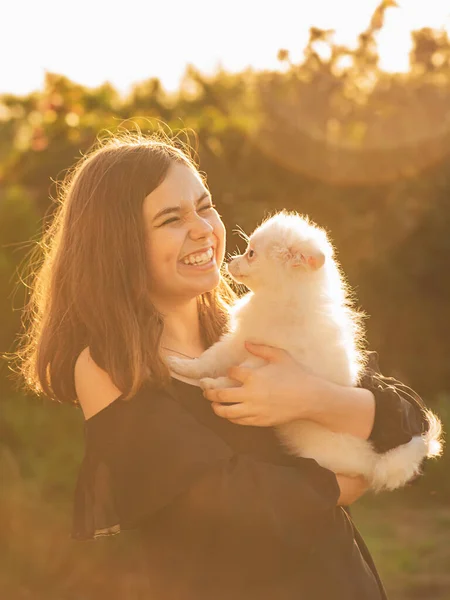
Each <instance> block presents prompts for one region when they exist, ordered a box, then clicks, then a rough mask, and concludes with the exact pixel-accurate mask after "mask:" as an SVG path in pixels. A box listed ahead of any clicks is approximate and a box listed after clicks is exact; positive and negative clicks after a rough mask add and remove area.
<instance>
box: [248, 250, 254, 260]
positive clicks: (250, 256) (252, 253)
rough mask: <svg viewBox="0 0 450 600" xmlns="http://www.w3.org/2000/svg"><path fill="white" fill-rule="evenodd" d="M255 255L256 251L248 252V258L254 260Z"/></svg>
mask: <svg viewBox="0 0 450 600" xmlns="http://www.w3.org/2000/svg"><path fill="white" fill-rule="evenodd" d="M254 255H255V251H254V250H249V251H248V257H249V258H253V257H254Z"/></svg>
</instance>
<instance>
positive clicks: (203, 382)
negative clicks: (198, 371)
mask: <svg viewBox="0 0 450 600" xmlns="http://www.w3.org/2000/svg"><path fill="white" fill-rule="evenodd" d="M200 387H201V388H202V390H215V389H216V380H215V379H213V378H212V377H203V379H200Z"/></svg>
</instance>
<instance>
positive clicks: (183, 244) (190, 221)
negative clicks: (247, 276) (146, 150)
mask: <svg viewBox="0 0 450 600" xmlns="http://www.w3.org/2000/svg"><path fill="white" fill-rule="evenodd" d="M143 215H144V220H145V228H146V240H147V250H148V265H149V270H150V276H151V280H152V290H151V297H152V300H153V301H156V302H157V304H158V306H159V307H160V309H161V308H163V307H164V306H170V305H171V304H173V303H174V302H175V303H177V302H179V301H185V300H190V299H192V298H195V297H197V296H199V295H200V294H203V293H204V292H208V291H210V290H212V289H214V288H215V287H216V286H217V285H218V283H219V279H220V272H219V269H220V265H221V264H222V261H223V258H224V254H225V227H224V224H223V223H222V221H221V219H220V215H219V214H218V212H217V211H216V210H215V208H214V205H213V204H212V201H211V196H210V194H209V192H208V190H207V189H206V187H205V186H204V185H203V182H202V180H201V178H200V176H199V175H198V173H196V171H194V170H193V169H191V168H190V167H188V166H186V165H184V164H182V163H176V162H174V164H173V165H172V166H171V167H170V169H169V171H168V173H167V176H166V178H165V179H164V181H163V182H162V183H161V185H159V186H158V187H157V188H156V189H155V190H153V192H151V194H149V195H148V196H147V197H146V198H145V200H144V205H143Z"/></svg>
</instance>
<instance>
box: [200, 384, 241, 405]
mask: <svg viewBox="0 0 450 600" xmlns="http://www.w3.org/2000/svg"><path fill="white" fill-rule="evenodd" d="M243 389H244V388H242V387H236V388H222V389H217V390H205V391H204V392H203V395H204V396H206V398H207V399H208V400H210V401H211V402H223V403H225V404H236V403H243V402H244V400H245V399H246V397H247V399H248V392H245V390H244V392H243V391H242V390H243Z"/></svg>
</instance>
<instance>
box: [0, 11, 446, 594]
mask: <svg viewBox="0 0 450 600" xmlns="http://www.w3.org/2000/svg"><path fill="white" fill-rule="evenodd" d="M392 4H393V2H392V1H390V0H385V1H383V2H382V3H381V4H380V6H379V7H378V9H377V10H376V11H375V13H374V15H373V18H372V19H371V22H370V23H369V26H368V27H367V29H366V30H365V31H363V32H362V33H361V34H360V36H359V38H358V44H357V47H356V48H353V49H349V48H346V47H344V46H342V45H338V44H336V43H335V42H334V41H333V32H332V31H322V30H320V29H317V28H312V29H311V31H310V39H309V43H308V45H307V47H306V50H305V55H304V60H303V61H302V62H301V63H299V64H294V63H293V62H292V61H291V60H290V57H289V53H288V52H287V51H286V50H280V52H279V59H280V61H281V63H282V66H283V67H284V69H283V70H282V71H280V72H279V71H277V72H269V71H266V72H254V71H252V70H248V71H245V72H242V73H239V74H230V73H227V72H225V71H222V70H220V71H218V72H217V73H216V74H215V75H214V76H211V77H206V76H204V75H202V74H200V73H199V72H198V71H197V70H196V69H195V68H194V67H192V66H190V67H188V68H187V70H186V73H185V76H184V78H183V80H182V82H181V84H180V88H179V90H178V91H177V92H176V93H173V94H169V93H167V92H166V91H165V90H164V89H163V87H162V86H161V84H160V82H159V81H158V80H157V79H155V78H150V79H148V80H147V81H144V82H142V83H140V84H138V85H136V86H134V87H133V88H132V90H131V91H130V93H129V94H128V95H127V96H121V95H120V94H119V93H118V92H117V91H116V90H115V89H114V88H113V87H112V86H111V85H110V84H108V83H105V84H103V85H101V86H99V87H98V88H95V89H88V88H85V87H83V86H81V85H79V84H77V83H75V82H73V81H70V80H69V79H67V78H66V77H64V76H63V75H59V74H55V73H47V75H46V79H45V84H44V86H43V88H42V89H41V90H39V91H36V92H33V93H31V94H29V95H27V96H20V97H19V96H14V95H11V94H5V95H3V96H1V97H0V289H1V290H2V294H1V296H0V308H1V311H0V351H2V352H5V351H12V350H13V349H14V343H15V338H16V335H17V333H18V332H19V331H20V317H21V308H22V307H23V306H24V304H25V303H26V298H27V290H26V285H24V283H20V284H17V281H18V279H19V272H22V266H23V264H24V261H26V259H27V255H28V252H29V251H30V249H31V248H32V247H33V246H34V243H35V240H37V239H39V236H40V233H41V231H42V227H43V225H44V224H45V223H46V221H47V220H48V219H49V218H51V214H52V211H53V209H54V206H55V204H54V202H53V201H52V197H54V196H55V195H56V185H55V182H56V181H58V180H61V179H62V178H63V177H64V174H65V172H66V171H67V169H68V168H70V166H71V165H73V163H74V162H75V161H76V160H77V159H78V158H79V157H80V156H81V155H82V154H83V153H84V152H86V151H87V150H88V149H89V148H90V146H91V145H92V144H93V143H94V142H95V140H96V139H97V137H98V136H99V135H100V136H103V135H108V132H112V133H114V132H115V131H118V130H120V129H122V130H123V129H127V130H135V129H141V130H142V131H143V132H144V133H145V132H152V131H155V130H158V129H160V128H163V129H165V130H166V131H173V132H174V133H178V134H180V135H184V136H185V137H186V138H187V139H188V141H189V142H190V143H191V144H192V145H193V146H194V148H195V150H196V152H197V153H198V157H199V161H200V167H201V169H202V171H205V172H206V173H207V175H208V184H209V186H210V188H211V191H212V193H213V196H214V199H215V203H216V204H217V206H218V207H219V210H220V212H221V214H222V216H223V219H224V221H225V223H226V225H227V228H228V231H229V239H228V250H229V251H230V252H231V251H234V250H235V249H236V246H237V247H239V248H241V249H242V244H243V242H242V240H241V239H240V238H239V237H236V238H233V237H231V232H232V230H233V228H235V227H236V225H239V226H240V227H242V228H243V229H244V230H245V231H246V232H248V233H249V232H250V231H251V230H252V229H253V228H254V227H255V225H256V224H257V223H258V222H259V221H260V220H261V219H262V217H263V216H264V215H265V214H266V213H267V212H268V211H274V210H278V209H281V208H287V209H291V210H297V211H299V212H301V213H307V214H309V215H310V216H311V218H313V219H314V220H315V221H316V222H317V223H319V224H320V225H322V226H324V227H325V228H326V229H328V230H329V232H330V235H331V237H332V239H333V241H334V243H335V245H336V247H337V249H338V258H339V260H340V262H341V264H342V266H343V268H344V271H345V273H346V274H347V277H348V280H349V282H350V284H351V285H352V287H353V288H354V289H355V292H356V297H357V298H358V302H359V304H360V305H361V307H362V308H363V309H364V310H365V312H366V313H367V314H368V315H369V316H370V319H368V321H367V330H368V336H367V337H368V341H369V347H370V348H372V349H376V350H378V351H379V354H380V357H381V368H382V371H383V372H385V373H387V374H391V375H394V376H396V377H398V378H399V379H402V380H403V381H404V382H405V383H407V384H409V385H411V386H412V387H413V388H415V389H416V390H417V391H418V392H419V393H420V394H421V395H422V396H423V397H424V398H425V400H426V402H427V403H428V404H430V405H431V406H432V407H433V409H434V410H436V412H437V413H438V415H439V416H441V418H442V419H443V420H444V427H445V428H446V429H447V428H448V427H450V417H449V415H450V406H449V402H448V397H447V396H446V392H447V393H448V391H449V390H450V362H449V360H448V357H449V356H450V341H449V340H450V318H449V314H448V307H449V306H450V277H449V276H448V273H449V270H450V201H449V196H450V40H449V38H448V36H447V34H446V33H445V32H443V31H435V30H430V29H422V30H420V31H416V32H414V33H413V42H414V43H413V49H412V52H411V55H410V60H411V69H410V71H409V72H408V73H407V74H387V73H383V72H381V71H380V70H379V68H378V54H377V45H376V40H377V34H378V32H379V31H380V29H381V28H382V26H383V19H384V12H385V10H386V9H387V8H388V7H389V6H390V5H392ZM182 130H185V131H186V133H183V134H182V133H180V132H181V131H182ZM194 132H195V133H194ZM2 368H3V373H4V374H5V375H6V374H7V373H6V371H7V369H6V366H5V364H4V363H3V365H2ZM12 386H13V382H12V381H11V378H10V377H4V378H3V380H2V381H1V382H0V391H1V392H2V394H1V396H2V397H1V405H0V408H1V412H0V439H1V442H0V470H1V473H0V474H1V475H2V481H4V482H6V483H7V485H6V487H4V489H5V490H6V489H7V490H8V492H7V493H6V494H3V495H0V535H1V536H2V538H3V539H5V540H6V542H7V543H6V546H5V545H2V548H0V556H1V558H2V565H3V567H2V570H1V574H0V579H1V586H0V588H1V589H0V594H1V595H2V596H4V597H6V598H13V597H14V599H16V598H21V599H22V598H23V599H27V598H33V599H36V598H42V599H44V598H45V600H50V599H51V598H55V600H56V598H58V600H60V598H64V599H69V598H77V599H78V598H81V597H83V598H91V597H92V598H94V597H95V598H100V597H103V595H102V594H104V593H105V590H106V591H107V592H108V594H109V595H108V597H109V598H116V597H121V598H123V597H132V598H139V597H141V596H140V595H139V594H140V593H142V597H147V596H146V595H145V592H143V591H142V592H140V591H139V590H138V587H139V585H140V583H139V579H138V578H137V577H133V576H132V569H131V570H130V568H128V569H127V574H125V573H124V570H123V569H122V568H119V566H118V565H119V564H122V563H123V561H124V555H122V547H123V546H122V544H123V543H124V542H120V543H119V542H117V543H116V541H114V542H112V543H111V544H112V545H110V546H109V549H108V551H106V550H105V546H103V544H94V546H93V547H92V546H91V547H90V550H89V552H87V551H86V549H85V547H84V546H83V548H80V547H79V546H78V545H73V544H70V543H69V540H68V539H66V538H67V537H68V534H66V533H62V532H67V531H68V530H69V529H70V523H69V522H68V518H67V515H68V514H70V502H71V500H70V499H71V493H72V488H73V484H74V480H75V472H76V468H77V465H78V464H79V461H80V458H81V437H82V430H81V427H82V421H81V416H80V412H79V411H77V410H76V409H74V408H73V407H65V406H60V405H58V404H56V403H55V404H51V403H48V402H45V401H44V400H40V399H39V400H37V401H36V400H35V399H33V400H31V399H29V398H23V397H21V396H17V395H13V393H12V391H11V390H12ZM77 419H78V422H77ZM448 467H449V459H448V455H444V457H443V458H441V459H439V460H438V461H430V462H429V464H427V466H426V474H427V476H426V477H424V478H422V479H420V480H419V482H416V483H414V484H413V485H412V486H411V487H410V488H409V489H408V490H406V491H405V492H404V493H403V492H399V494H398V495H397V496H396V495H395V494H392V495H389V496H386V498H388V497H389V499H390V500H389V503H391V504H392V506H394V505H395V502H394V500H393V498H394V496H395V497H397V498H399V499H400V500H401V501H402V502H403V499H404V498H405V497H406V496H405V495H404V494H408V502H409V503H411V502H412V501H413V500H414V499H416V500H417V501H419V502H423V501H426V502H430V501H431V500H433V501H434V500H435V501H436V502H439V503H441V504H442V502H445V501H446V502H447V503H448V500H449V498H450V488H449V484H448V481H449V480H448V477H447V476H446V473H448ZM3 475H4V477H3ZM402 494H403V495H402ZM378 499H379V498H378V497H377V499H376V500H375V502H376V503H378ZM400 504H401V502H400ZM377 505H378V504H377ZM367 506H368V507H367V509H364V510H362V511H361V515H362V518H363V520H364V519H366V521H365V523H366V529H364V528H363V532H365V531H367V534H368V535H369V540H368V541H369V546H370V545H371V540H372V539H373V540H374V544H375V547H376V543H378V542H377V541H376V539H378V538H379V537H380V536H383V535H386V536H388V535H389V531H388V530H386V531H385V530H383V529H382V528H377V529H376V531H372V530H371V525H370V521H371V519H373V518H374V515H375V513H374V512H371V510H372V509H371V505H370V503H369V505H367ZM389 510H390V509H389ZM389 510H388V508H382V509H381V512H380V509H378V513H377V514H378V515H379V517H378V518H379V519H380V520H382V519H383V514H386V515H387V514H391V513H389ZM392 510H393V511H394V513H395V515H397V516H396V517H395V518H396V519H397V518H400V515H398V514H397V513H396V512H395V511H396V509H395V506H394V508H392ZM411 510H412V509H411ZM400 512H401V511H400ZM394 513H392V514H394ZM369 514H370V515H371V516H370V518H369V517H368V516H367V515H369ZM436 514H437V513H436ZM62 515H66V516H65V517H63V516H62ZM386 518H388V517H386ZM409 518H411V517H408V519H409ZM442 519H447V521H446V524H447V526H448V514H446V516H445V515H444V516H442ZM374 522H375V523H376V522H377V521H376V518H375V521H374ZM398 522H399V521H398ZM423 526H424V527H425V525H423ZM399 527H400V525H399ZM433 527H434V528H435V525H433V526H431V525H430V528H429V532H430V535H434V534H433V533H432V532H433V531H434V529H433ZM371 531H372V533H371ZM383 531H384V533H381V532H383ZM396 531H397V530H396ZM396 531H394V530H392V532H391V533H392V535H395V534H396ZM427 531H428V530H427ZM30 532H32V533H33V535H32V536H30ZM130 535H131V534H130ZM377 536H378V538H377ZM31 538H32V539H31ZM421 539H422V538H421ZM382 541H383V544H385V542H386V539H383V540H382ZM125 543H126V542H125ZM380 543H381V541H380ZM383 547H384V546H383ZM5 548H7V549H5ZM392 548H393V549H392V552H393V554H391V555H392V557H393V558H392V560H393V561H394V563H395V561H398V570H402V572H403V575H402V576H404V577H406V576H408V577H409V575H408V573H409V572H410V571H411V569H419V571H420V568H419V566H418V565H419V562H420V561H421V560H422V558H423V557H421V556H416V558H415V559H414V560H415V561H416V562H415V563H414V566H413V567H411V560H413V559H411V557H410V556H409V555H408V557H407V558H405V559H403V558H402V556H401V555H400V554H401V552H400V549H399V548H397V550H398V552H397V550H396V549H395V548H394V547H392ZM421 552H422V550H421ZM423 552H425V553H426V552H427V550H426V549H425V550H424V551H423ZM381 554H382V553H381V552H380V560H382V558H383V557H382V556H381ZM394 554H395V556H394ZM106 555H107V556H108V559H107V560H106V558H105V556H106ZM391 555H390V556H391ZM130 556H132V555H131V554H129V553H128V554H127V557H130ZM446 556H447V555H446ZM376 558H378V556H376ZM127 560H128V561H129V562H128V567H130V566H131V563H132V560H134V559H132V558H128V559H127ZM402 561H403V562H402ZM405 561H406V562H405ZM408 561H409V562H408ZM406 563H407V564H406ZM395 564H397V563H395ZM405 564H406V566H405ZM391 567H392V565H391ZM391 567H390V566H389V565H388V564H387V563H386V567H385V568H384V569H385V570H384V572H385V573H386V576H387V577H388V578H389V577H391V575H392V577H393V578H395V577H394V575H393V574H392V573H390V571H389V569H390V568H391ZM392 568H393V567H392ZM405 573H406V575H405ZM87 574H89V582H90V584H89V585H90V586H91V587H90V589H88V590H86V589H85V588H84V587H83V586H84V585H85V581H86V575H87ZM420 577H422V578H425V579H426V577H427V575H426V574H424V573H422V571H420ZM430 577H431V575H430ZM433 578H434V574H433ZM438 579H439V578H438ZM445 581H447V584H446V585H447V587H446V589H447V590H448V589H449V588H450V583H449V582H448V579H447V580H445ZM52 585H53V586H54V592H53V591H52V590H53V588H52V587H51V586H52ZM396 585H397V584H395V585H394V584H392V589H395V590H396V594H397V595H396V596H395V597H396V598H403V597H404V598H407V597H408V598H409V597H411V598H413V597H414V598H418V597H419V595H414V594H412V592H411V594H412V595H411V596H409V595H404V596H403V595H402V594H401V593H400V592H399V591H398V589H399V588H398V589H397V587H396ZM399 585H400V584H399ZM405 585H406V584H405ZM427 585H428V583H427V581H425V583H424V586H425V587H424V589H425V588H426V586H427ZM443 585H444V584H443ZM405 589H406V588H405ZM433 589H434V595H433V598H436V600H437V599H438V598H442V599H444V598H446V597H447V596H444V595H442V594H441V592H439V590H438V592H436V590H435V588H433ZM442 589H444V588H442ZM13 591H14V595H13ZM397 592H398V593H397ZM405 593H406V592H405ZM443 593H444V592H443ZM117 594H118V595H117ZM127 594H128V595H129V596H128V595H127ZM439 594H441V595H439ZM420 597H422V596H420ZM423 597H430V596H429V595H428V596H427V595H426V594H425V592H424V595H423Z"/></svg>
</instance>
